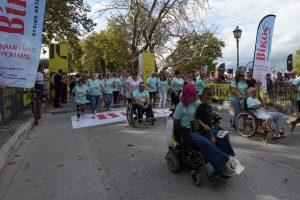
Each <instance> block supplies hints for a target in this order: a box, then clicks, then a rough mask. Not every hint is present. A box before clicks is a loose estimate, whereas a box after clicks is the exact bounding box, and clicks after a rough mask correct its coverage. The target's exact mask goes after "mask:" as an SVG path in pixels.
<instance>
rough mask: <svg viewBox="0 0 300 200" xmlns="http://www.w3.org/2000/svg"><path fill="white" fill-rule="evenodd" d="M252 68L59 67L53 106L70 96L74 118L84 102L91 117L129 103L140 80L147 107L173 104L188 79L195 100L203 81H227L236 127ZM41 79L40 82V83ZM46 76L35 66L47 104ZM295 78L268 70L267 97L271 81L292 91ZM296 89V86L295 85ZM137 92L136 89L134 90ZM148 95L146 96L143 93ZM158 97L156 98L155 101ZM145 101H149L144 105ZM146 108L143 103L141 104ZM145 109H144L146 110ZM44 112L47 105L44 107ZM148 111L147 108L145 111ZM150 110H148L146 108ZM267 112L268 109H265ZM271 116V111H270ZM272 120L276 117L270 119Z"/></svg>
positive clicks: (252, 85) (296, 82) (253, 82)
mask: <svg viewBox="0 0 300 200" xmlns="http://www.w3.org/2000/svg"><path fill="white" fill-rule="evenodd" d="M252 73H253V71H252V70H251V69H250V70H248V71H247V72H245V71H244V70H243V69H239V70H237V71H236V73H235V76H232V75H229V74H226V73H225V70H219V71H218V75H217V76H215V74H214V73H210V72H208V73H207V72H205V71H195V72H191V73H187V72H181V71H179V70H176V71H175V72H174V73H173V74H171V73H166V72H160V73H158V74H157V73H156V72H152V74H151V76H150V77H148V78H147V79H146V80H144V81H145V82H143V80H142V78H141V76H140V75H139V73H138V71H137V70H132V71H131V72H124V73H117V72H110V71H106V72H105V73H104V74H102V73H96V72H94V73H91V74H90V75H88V74H76V75H68V74H67V73H65V72H63V71H62V70H59V71H58V73H56V75H55V76H54V80H53V82H54V89H55V98H54V104H53V106H54V108H60V107H62V105H61V104H64V103H67V101H68V100H70V99H73V98H74V100H75V102H76V104H77V111H78V114H77V115H78V120H80V116H82V114H83V113H84V110H85V109H84V108H85V105H86V104H88V103H89V104H90V108H91V112H92V118H95V115H96V113H97V112H102V111H108V110H110V109H111V107H115V106H118V105H120V104H122V105H124V106H126V105H127V104H128V102H130V103H132V101H133V99H134V91H135V90H138V89H139V86H140V84H141V83H143V84H144V85H145V88H143V90H145V92H143V93H146V96H145V95H144V97H141V99H143V102H148V100H147V99H148V98H149V103H146V104H147V109H148V110H149V109H150V110H151V109H152V108H155V107H159V108H166V107H167V106H173V107H174V108H175V107H176V106H177V104H178V103H179V102H180V96H181V95H182V89H183V86H184V85H185V84H188V83H192V84H195V85H196V91H197V96H198V100H202V94H203V90H204V88H205V83H207V82H213V83H222V82H223V83H225V82H226V83H228V85H229V87H228V92H229V100H230V104H231V107H232V109H233V112H234V116H233V119H232V124H231V125H232V128H233V129H236V124H235V122H236V116H237V115H238V114H239V113H240V112H241V111H242V110H243V109H244V108H243V106H244V104H243V103H241V100H243V99H245V98H246V97H247V96H249V91H248V89H250V88H255V87H256V84H257V82H256V80H255V79H254V78H253V76H252ZM282 74H283V75H282ZM43 81H44V85H43ZM47 81H48V76H47V75H45V74H44V73H43V68H39V72H38V75H37V82H36V87H37V88H39V90H42V91H44V94H45V96H46V99H47V102H48V104H49V102H50V97H49V90H48V89H49V88H47V87H46V86H47V84H46V82H47ZM299 82H300V81H299V78H297V77H296V72H294V71H292V72H289V73H287V72H285V73H281V72H278V73H277V74H276V77H272V75H271V74H266V83H267V90H268V95H269V96H268V97H269V98H273V97H274V95H273V92H274V85H275V84H289V85H290V89H291V90H294V91H296V93H297V94H298V92H297V90H298V87H300V86H299V85H300V84H299ZM299 89H300V88H299ZM252 91H253V90H252ZM138 94H139V95H140V93H138ZM147 95H149V97H148V96H147ZM157 97H159V101H157V99H158V98H157ZM169 97H170V100H171V104H167V99H168V98H169ZM297 102H298V107H299V111H300V95H299V94H298V95H297ZM261 103H263V104H264V105H265V103H266V102H265V101H262V102H261ZM148 104H149V105H148ZM145 109H146V107H145ZM147 109H146V110H147ZM45 112H48V106H46V107H45ZM148 113H149V111H148ZM150 113H151V112H150ZM269 114H270V113H269ZM276 116H278V115H276ZM273 118H274V115H273ZM274 121H276V120H275V119H274ZM299 122H300V118H297V119H296V120H295V121H294V122H292V123H291V131H293V130H294V127H295V125H296V124H297V123H299ZM278 134H280V135H281V136H285V134H284V133H283V131H278Z"/></svg>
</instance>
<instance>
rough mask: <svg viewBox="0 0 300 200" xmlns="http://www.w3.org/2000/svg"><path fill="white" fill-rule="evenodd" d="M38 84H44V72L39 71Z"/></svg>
mask: <svg viewBox="0 0 300 200" xmlns="http://www.w3.org/2000/svg"><path fill="white" fill-rule="evenodd" d="M36 84H40V85H44V84H45V81H44V75H43V73H42V72H38V73H37V76H36Z"/></svg>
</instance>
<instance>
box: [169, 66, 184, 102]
mask: <svg viewBox="0 0 300 200" xmlns="http://www.w3.org/2000/svg"><path fill="white" fill-rule="evenodd" d="M183 84H184V80H183V78H182V77H181V73H180V71H179V70H176V71H175V77H174V78H173V79H172V81H171V91H172V93H171V100H172V104H173V105H174V106H175V107H176V105H177V104H178V103H179V95H180V93H181V91H182V87H183Z"/></svg>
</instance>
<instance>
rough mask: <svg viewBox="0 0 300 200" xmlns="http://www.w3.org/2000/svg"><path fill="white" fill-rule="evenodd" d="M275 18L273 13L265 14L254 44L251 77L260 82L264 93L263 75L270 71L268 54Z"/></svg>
mask: <svg viewBox="0 0 300 200" xmlns="http://www.w3.org/2000/svg"><path fill="white" fill-rule="evenodd" d="M275 18H276V16H275V15H267V16H265V17H264V18H263V19H262V20H261V21H260V23H259V25H258V29H257V35H256V44H255V50H254V59H253V61H254V65H253V66H254V70H253V77H254V78H255V79H256V80H257V81H258V82H262V86H263V92H264V93H267V84H266V80H265V76H266V74H267V73H270V56H271V48H272V36H273V29H274V23H275Z"/></svg>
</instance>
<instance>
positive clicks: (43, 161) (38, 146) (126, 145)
mask: <svg viewBox="0 0 300 200" xmlns="http://www.w3.org/2000/svg"><path fill="white" fill-rule="evenodd" d="M72 114H73V115H74V113H67V112H66V113H62V114H59V115H51V114H48V115H47V116H46V117H44V120H43V121H42V122H41V123H40V125H39V126H37V127H35V128H34V130H33V131H32V132H31V134H30V135H29V136H28V138H27V139H26V140H25V141H24V143H23V144H22V145H21V146H20V148H19V149H18V151H17V152H16V153H15V155H14V156H13V158H12V160H11V161H10V162H9V163H8V165H7V166H6V168H5V169H4V171H3V172H2V173H1V174H0V199H3V200H19V199H20V200H56V199H57V200H64V199H67V200H69V199H70V200H77V199H78V200H82V199H84V200H93V199H95V200H106V199H111V200H118V199H126V200H127V199H128V200H134V199H135V200H140V199H142V200H143V199H145V200H146V199H149V200H150V199H151V200H157V199H161V200H166V199H168V200H169V199H170V200H171V199H178V200H182V199H188V200H193V199H222V200H226V199H228V200H232V199H237V200H240V199H243V200H244V199H257V200H275V199H300V190H299V186H300V156H299V155H300V148H299V147H300V128H296V132H295V133H294V134H293V135H290V136H289V137H288V138H287V139H284V140H281V141H280V142H279V143H274V144H273V143H272V144H267V145H264V144H263V143H262V142H261V140H260V137H255V138H251V139H247V138H242V137H240V136H238V135H237V134H236V133H233V134H232V136H231V141H232V143H233V146H234V148H235V151H236V154H237V157H238V158H239V159H240V161H241V163H242V164H243V165H244V166H245V171H244V172H243V173H242V174H241V175H240V176H234V177H232V178H231V179H228V180H224V179H220V180H218V181H216V182H213V183H210V182H209V181H208V180H207V179H206V178H203V183H202V185H201V186H200V187H196V186H194V185H193V183H192V180H191V176H190V174H189V171H187V170H183V171H182V172H181V173H179V174H172V173H171V172H169V171H168V169H167V166H166V162H165V159H164V157H165V154H166V152H167V146H166V137H165V132H164V127H165V120H159V121H157V122H156V124H155V126H153V127H147V128H145V127H141V128H130V127H128V126H127V125H126V124H117V125H111V126H105V127H104V126H101V127H100V126H95V127H90V128H83V129H75V130H72V128H71V122H70V116H71V115H72ZM222 116H223V120H222V126H223V127H224V128H225V129H228V128H229V127H228V121H229V118H230V115H229V114H227V113H222Z"/></svg>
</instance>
